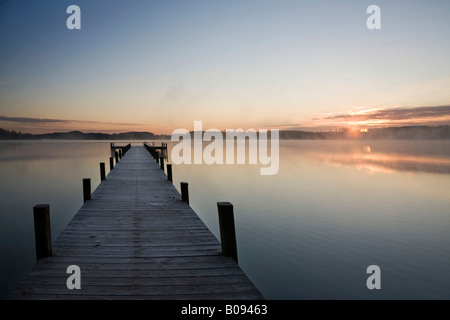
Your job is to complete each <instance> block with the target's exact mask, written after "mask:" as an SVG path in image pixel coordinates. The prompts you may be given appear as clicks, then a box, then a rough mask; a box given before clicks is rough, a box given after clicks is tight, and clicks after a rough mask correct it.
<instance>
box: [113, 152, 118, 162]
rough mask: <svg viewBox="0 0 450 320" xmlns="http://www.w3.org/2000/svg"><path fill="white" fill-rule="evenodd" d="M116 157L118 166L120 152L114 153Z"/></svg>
mask: <svg viewBox="0 0 450 320" xmlns="http://www.w3.org/2000/svg"><path fill="white" fill-rule="evenodd" d="M114 154H115V156H116V164H117V163H118V162H119V152H117V151H116V152H114Z"/></svg>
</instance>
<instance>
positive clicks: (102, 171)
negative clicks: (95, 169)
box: [100, 162, 106, 181]
mask: <svg viewBox="0 0 450 320" xmlns="http://www.w3.org/2000/svg"><path fill="white" fill-rule="evenodd" d="M105 178H106V172H105V163H104V162H100V181H103V180H105Z"/></svg>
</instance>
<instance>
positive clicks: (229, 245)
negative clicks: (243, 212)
mask: <svg viewBox="0 0 450 320" xmlns="http://www.w3.org/2000/svg"><path fill="white" fill-rule="evenodd" d="M217 209H218V211H219V226H220V242H221V243H222V254H223V255H224V256H226V257H232V258H233V259H234V261H236V262H238V256H237V246H236V231H235V227H234V213H233V205H232V204H231V203H229V202H217Z"/></svg>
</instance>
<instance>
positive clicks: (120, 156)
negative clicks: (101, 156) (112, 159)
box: [119, 149, 122, 159]
mask: <svg viewBox="0 0 450 320" xmlns="http://www.w3.org/2000/svg"><path fill="white" fill-rule="evenodd" d="M119 159H122V149H119Z"/></svg>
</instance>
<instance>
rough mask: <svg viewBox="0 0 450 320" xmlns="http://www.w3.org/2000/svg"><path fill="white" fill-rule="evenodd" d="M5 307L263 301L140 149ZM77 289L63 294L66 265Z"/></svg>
mask: <svg viewBox="0 0 450 320" xmlns="http://www.w3.org/2000/svg"><path fill="white" fill-rule="evenodd" d="M53 251H54V254H53V256H51V257H49V258H45V259H41V260H39V261H38V262H37V263H36V265H35V266H34V267H33V269H32V270H31V271H30V273H29V274H28V275H27V276H26V277H25V278H24V279H23V280H22V281H21V282H20V283H19V284H18V285H17V287H16V288H15V289H14V290H13V291H12V293H11V294H10V298H12V299H240V298H242V299H262V298H263V297H262V295H261V294H260V292H259V291H258V290H257V289H256V288H255V286H254V285H253V284H252V282H251V281H250V280H249V279H248V277H247V276H246V275H245V274H244V272H243V271H242V270H241V269H240V268H239V266H238V265H237V264H236V262H235V261H234V260H233V259H231V258H229V257H224V256H222V255H221V254H220V251H221V246H220V243H219V242H218V241H217V239H216V237H215V236H214V235H213V234H212V233H211V232H210V231H209V229H208V228H207V227H206V226H205V225H204V223H203V222H202V221H201V220H200V218H199V217H198V216H197V214H196V213H195V212H194V211H193V210H192V208H191V207H190V206H189V205H187V204H186V203H185V202H183V201H181V199H180V194H179V193H178V192H177V190H176V189H175V187H174V186H173V185H172V184H171V183H170V182H169V181H167V177H166V176H165V174H164V173H163V171H162V170H160V168H159V166H158V164H157V163H156V162H155V161H154V160H153V158H151V156H150V155H149V154H148V153H147V151H146V150H145V149H144V148H143V147H133V148H131V149H129V151H128V152H127V153H126V155H125V156H124V157H123V158H122V159H121V161H120V162H119V163H117V164H116V166H115V168H114V170H112V171H111V172H110V173H109V174H108V175H107V177H106V180H104V181H102V182H101V184H100V185H99V186H98V187H97V189H96V190H95V191H94V192H93V193H92V200H90V201H87V202H86V203H84V205H83V206H82V207H81V208H80V210H79V211H78V213H77V214H76V215H75V216H74V218H73V219H72V221H71V222H70V223H69V224H68V225H67V227H66V228H65V229H64V230H63V232H62V233H61V234H60V236H59V237H58V238H57V239H56V241H55V243H54V246H53ZM72 264H75V265H78V266H79V267H80V269H81V279H82V289H81V290H69V289H67V287H66V280H67V277H68V275H67V274H66V269H67V267H68V266H69V265H72Z"/></svg>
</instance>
